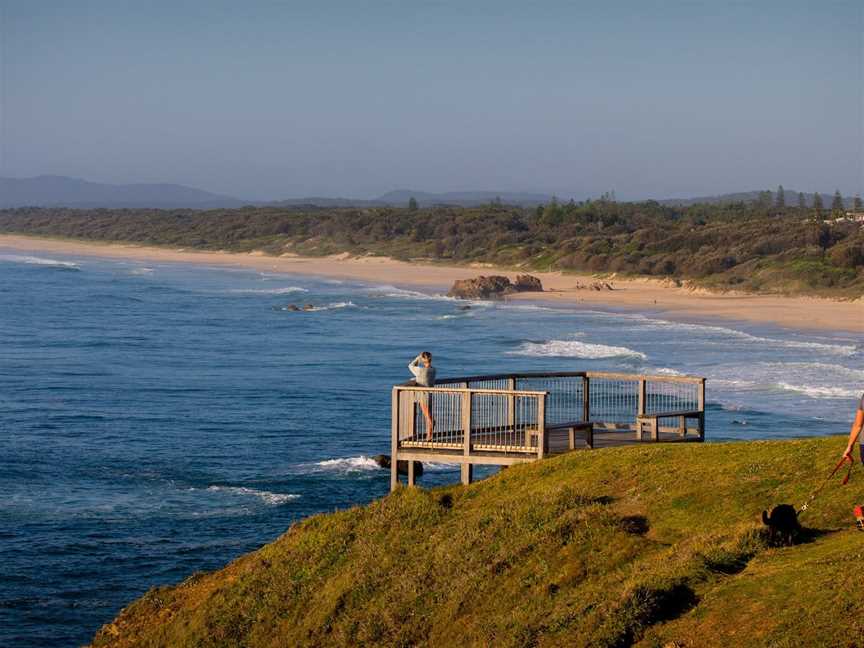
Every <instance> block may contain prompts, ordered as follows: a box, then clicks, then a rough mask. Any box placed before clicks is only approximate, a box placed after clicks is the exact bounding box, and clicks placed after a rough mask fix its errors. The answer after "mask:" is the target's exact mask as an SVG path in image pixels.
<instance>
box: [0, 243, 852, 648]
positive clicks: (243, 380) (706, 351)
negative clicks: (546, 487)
mask: <svg viewBox="0 0 864 648" xmlns="http://www.w3.org/2000/svg"><path fill="white" fill-rule="evenodd" d="M393 284H394V285H372V284H365V283H360V282H352V281H336V280H331V279H324V278H310V277H301V276H296V275H287V274H276V273H260V272H257V271H253V270H240V269H226V268H216V267H204V266H198V265H182V264H161V263H160V264H147V263H140V262H121V261H116V260H102V259H97V258H74V257H67V256H56V255H46V253H44V252H43V253H33V254H28V253H23V252H20V251H14V250H3V249H0V493H2V497H0V645H2V646H27V647H34V648H35V647H39V648H41V647H43V646H47V645H51V646H74V645H79V644H82V643H85V642H87V641H88V640H89V639H90V638H91V637H92V635H93V633H94V632H95V631H96V630H97V629H98V628H99V626H100V625H102V624H103V623H106V622H108V621H110V620H111V619H112V617H113V616H114V615H115V614H116V613H117V612H118V611H119V610H120V609H121V608H122V607H123V606H124V605H126V604H127V603H129V602H131V601H132V600H134V599H135V598H136V597H138V596H139V595H141V594H142V593H143V592H144V591H146V590H147V589H148V588H149V587H152V586H154V585H164V584H171V583H175V582H178V581H180V580H182V579H184V578H185V577H187V576H189V575H190V574H192V573H193V572H195V571H199V570H212V569H217V568H219V567H221V566H222V565H224V564H225V563H227V562H228V561H230V560H232V559H233V558H235V557H237V556H239V555H240V554H243V553H245V552H248V551H250V550H253V549H255V548H256V547H259V546H261V545H262V544H264V543H266V542H269V541H271V540H273V539H275V538H276V537H277V536H279V535H280V534H281V533H283V532H284V531H285V530H286V529H287V528H288V527H289V526H290V525H291V523H292V522H294V521H295V520H298V519H300V518H303V517H305V516H308V515H312V514H314V513H319V512H326V511H333V510H335V509H340V508H345V507H349V506H353V505H356V504H363V503H365V502H368V501H370V500H372V499H373V498H376V497H379V496H381V495H384V494H385V493H386V492H387V490H388V486H389V473H388V472H387V471H384V470H381V469H379V468H378V467H377V465H376V464H375V463H374V462H373V461H372V460H371V459H370V457H371V456H373V455H375V454H377V453H385V452H388V451H389V442H390V438H389V430H390V411H389V406H390V387H391V386H392V385H393V384H395V383H398V382H402V381H404V380H407V379H408V378H409V377H410V375H409V374H408V371H407V368H406V365H407V363H408V361H409V360H411V359H412V358H413V357H414V356H415V355H416V354H417V353H418V352H419V351H421V350H427V349H428V350H430V351H432V352H433V354H434V357H435V365H436V367H437V368H438V375H439V376H453V375H465V374H481V373H483V374H485V373H494V372H500V371H516V370H526V371H529V370H543V369H548V370H556V371H568V370H573V371H578V370H583V369H594V370H599V369H606V370H620V371H627V372H645V373H653V372H657V373H666V374H676V373H689V374H697V375H704V376H706V377H707V378H708V382H707V414H706V428H707V432H706V434H707V440H708V441H710V442H721V441H728V440H732V439H767V438H787V437H794V436H804V435H824V434H841V433H846V432H848V430H849V423H850V421H851V418H852V415H853V413H854V406H855V399H856V397H857V396H860V393H861V391H862V389H864V339H862V338H864V336H862V335H861V334H857V333H842V332H812V331H796V330H790V329H784V328H780V327H777V326H770V325H760V324H752V323H743V322H729V321H671V320H669V319H666V318H664V317H663V316H662V315H660V314H657V313H650V312H638V313H637V312H616V311H613V310H604V309H598V308H597V307H596V306H595V307H591V308H588V307H580V306H579V305H573V306H570V307H565V306H560V305H555V306H551V305H547V304H544V303H543V302H542V301H540V300H538V301H537V302H534V303H526V302H522V301H520V302H519V303H515V304H511V303H489V302H472V303H470V304H468V305H469V306H470V308H469V309H467V310H463V309H462V308H461V307H462V306H464V305H465V304H464V303H463V302H456V301H454V300H451V299H448V298H446V297H443V296H440V295H436V294H433V292H432V291H429V292H426V291H418V290H413V289H406V288H402V287H398V277H394V278H393ZM291 304H296V305H300V306H302V305H304V304H311V305H312V306H313V308H312V310H309V311H305V312H295V311H292V310H290V309H289V308H288V306H289V305H291ZM841 450H842V442H841V441H838V449H837V452H838V456H839V453H840V452H841ZM488 473H489V470H487V471H486V473H485V474H488ZM457 480H458V468H456V467H454V466H451V465H435V466H427V472H426V473H425V474H424V475H423V477H422V478H421V480H420V483H421V485H423V486H434V485H435V484H441V483H448V482H450V483H452V482H456V481H457Z"/></svg>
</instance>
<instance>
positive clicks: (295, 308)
mask: <svg viewBox="0 0 864 648" xmlns="http://www.w3.org/2000/svg"><path fill="white" fill-rule="evenodd" d="M285 310H289V311H299V310H300V307H299V306H298V305H297V304H288V305H287V306H286V307H285Z"/></svg>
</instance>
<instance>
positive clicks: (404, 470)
mask: <svg viewBox="0 0 864 648" xmlns="http://www.w3.org/2000/svg"><path fill="white" fill-rule="evenodd" d="M372 461H374V462H375V463H377V464H378V465H379V466H381V467H382V468H385V469H387V470H389V469H390V466H391V465H392V464H391V461H390V455H385V454H379V455H375V456H374V457H372ZM396 472H397V473H399V474H400V475H407V474H408V462H407V461H405V460H404V459H400V460H399V461H397V462H396ZM422 474H423V463H422V462H420V461H415V462H414V476H415V477H419V476H420V475H422Z"/></svg>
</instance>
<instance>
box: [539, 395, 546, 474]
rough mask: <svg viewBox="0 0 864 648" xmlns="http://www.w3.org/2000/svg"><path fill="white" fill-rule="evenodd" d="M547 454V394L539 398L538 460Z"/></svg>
mask: <svg viewBox="0 0 864 648" xmlns="http://www.w3.org/2000/svg"><path fill="white" fill-rule="evenodd" d="M545 454H546V394H543V395H542V396H538V397H537V458H538V459H542V458H543V456H544V455H545Z"/></svg>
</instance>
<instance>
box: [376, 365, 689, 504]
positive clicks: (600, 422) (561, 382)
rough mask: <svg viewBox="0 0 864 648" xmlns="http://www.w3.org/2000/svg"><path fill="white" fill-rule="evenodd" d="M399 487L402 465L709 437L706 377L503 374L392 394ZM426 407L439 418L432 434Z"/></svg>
mask: <svg viewBox="0 0 864 648" xmlns="http://www.w3.org/2000/svg"><path fill="white" fill-rule="evenodd" d="M392 399H393V402H392V440H391V468H390V487H391V489H395V488H396V487H397V486H398V484H399V474H398V470H397V465H398V461H402V460H405V461H407V463H408V485H409V486H413V485H414V461H433V462H434V461H438V462H448V463H458V464H460V465H461V473H462V475H461V476H462V483H464V484H469V483H471V480H472V478H473V466H474V464H487V465H497V466H510V465H513V464H517V463H524V462H528V461H536V460H538V459H543V458H544V457H547V456H550V455H554V454H559V453H561V452H567V451H570V450H576V449H591V448H601V447H608V446H615V445H625V444H633V443H640V442H679V443H680V442H690V441H704V439H705V379H704V378H700V377H697V376H651V375H643V374H625V373H608V372H597V371H587V372H557V373H519V374H497V375H492V376H471V377H466V378H445V379H442V380H439V381H438V382H437V384H436V386H435V387H419V386H417V385H416V384H415V383H414V381H410V382H407V383H404V384H402V385H397V386H395V387H393V394H392ZM424 408H425V409H426V410H427V411H428V412H429V414H430V415H431V417H432V421H433V426H432V430H431V431H430V430H429V428H428V424H427V420H426V415H425V413H424Z"/></svg>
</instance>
